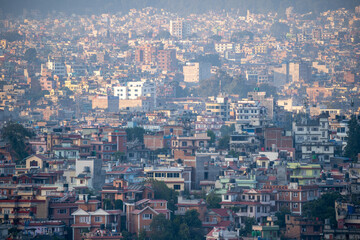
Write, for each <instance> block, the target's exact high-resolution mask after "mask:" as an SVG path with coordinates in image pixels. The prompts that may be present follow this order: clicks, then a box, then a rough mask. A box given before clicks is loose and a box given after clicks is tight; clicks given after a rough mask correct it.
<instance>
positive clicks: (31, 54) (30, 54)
mask: <svg viewBox="0 0 360 240" xmlns="http://www.w3.org/2000/svg"><path fill="white" fill-rule="evenodd" d="M36 55H37V53H36V49H35V48H29V49H27V50H26V51H25V54H24V60H26V61H28V62H29V63H34V62H35V61H36Z"/></svg>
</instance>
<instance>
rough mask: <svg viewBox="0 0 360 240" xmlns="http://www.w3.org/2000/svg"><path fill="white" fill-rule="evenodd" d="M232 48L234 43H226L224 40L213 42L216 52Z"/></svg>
mask: <svg viewBox="0 0 360 240" xmlns="http://www.w3.org/2000/svg"><path fill="white" fill-rule="evenodd" d="M233 49H234V44H232V43H226V42H219V43H215V51H216V52H218V53H224V52H225V51H231V50H233Z"/></svg>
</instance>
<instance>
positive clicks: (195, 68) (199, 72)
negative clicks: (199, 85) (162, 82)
mask: <svg viewBox="0 0 360 240" xmlns="http://www.w3.org/2000/svg"><path fill="white" fill-rule="evenodd" d="M183 73H184V81H185V82H199V81H202V80H204V79H208V78H210V77H211V65H210V64H209V63H199V62H193V63H186V65H185V66H184V67H183Z"/></svg>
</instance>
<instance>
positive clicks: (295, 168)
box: [287, 163, 321, 185]
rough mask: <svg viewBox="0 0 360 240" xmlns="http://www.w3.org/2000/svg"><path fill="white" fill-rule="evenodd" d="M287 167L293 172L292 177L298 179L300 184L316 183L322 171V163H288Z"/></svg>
mask: <svg viewBox="0 0 360 240" xmlns="http://www.w3.org/2000/svg"><path fill="white" fill-rule="evenodd" d="M287 168H288V169H289V170H290V172H291V174H290V178H291V179H294V180H297V181H298V182H299V185H307V184H312V183H314V182H315V180H316V178H318V177H320V173H321V166H320V164H305V163H288V164H287Z"/></svg>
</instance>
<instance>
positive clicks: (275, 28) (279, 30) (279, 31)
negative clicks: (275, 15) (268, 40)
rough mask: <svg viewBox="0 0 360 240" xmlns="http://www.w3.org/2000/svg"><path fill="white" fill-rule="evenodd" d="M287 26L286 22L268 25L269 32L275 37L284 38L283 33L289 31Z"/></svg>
mask: <svg viewBox="0 0 360 240" xmlns="http://www.w3.org/2000/svg"><path fill="white" fill-rule="evenodd" d="M289 29H290V28H289V26H288V25H287V24H286V23H282V22H275V23H274V24H273V25H271V27H270V33H271V35H273V36H274V37H276V38H284V37H285V35H286V34H287V33H288V32H289Z"/></svg>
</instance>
